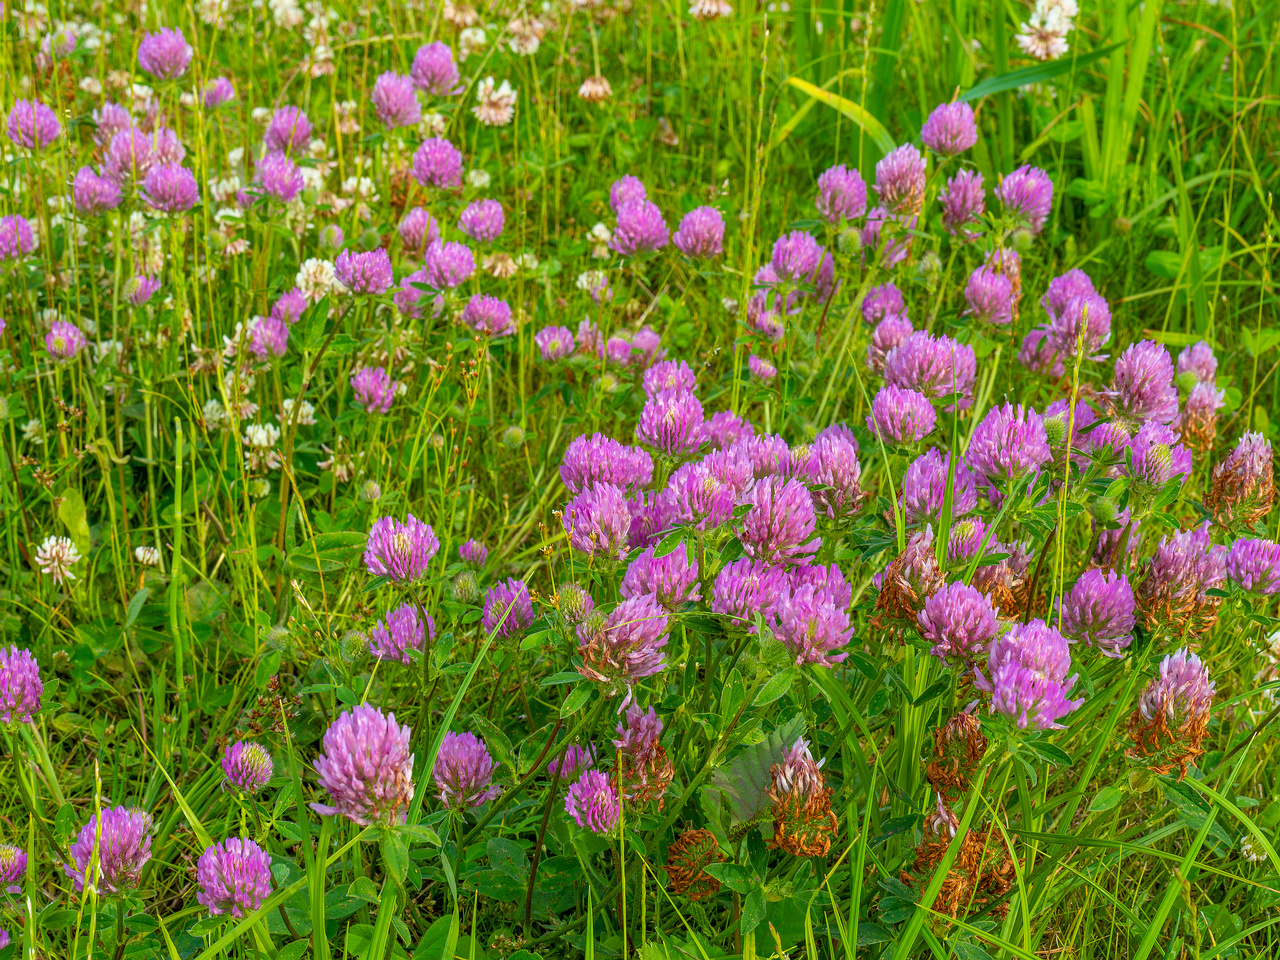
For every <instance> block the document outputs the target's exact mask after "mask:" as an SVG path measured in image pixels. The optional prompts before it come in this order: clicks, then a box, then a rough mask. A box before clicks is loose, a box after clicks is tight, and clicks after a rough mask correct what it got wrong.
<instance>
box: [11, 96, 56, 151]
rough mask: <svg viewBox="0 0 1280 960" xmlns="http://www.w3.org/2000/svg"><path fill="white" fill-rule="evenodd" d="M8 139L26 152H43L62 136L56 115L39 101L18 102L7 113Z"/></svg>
mask: <svg viewBox="0 0 1280 960" xmlns="http://www.w3.org/2000/svg"><path fill="white" fill-rule="evenodd" d="M7 130H8V134H9V139H10V140H12V141H13V142H14V144H15V145H17V146H19V147H26V148H27V149H28V150H43V149H44V148H45V147H47V146H48V145H49V144H51V143H53V141H55V140H57V139H58V137H60V136H62V124H61V123H59V122H58V115H57V114H56V113H54V112H53V110H52V109H51V108H50V107H49V106H47V105H46V104H43V103H41V102H40V101H39V100H18V101H17V102H15V103H14V105H13V109H12V110H10V111H9V123H8V128H7Z"/></svg>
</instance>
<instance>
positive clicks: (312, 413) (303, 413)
mask: <svg viewBox="0 0 1280 960" xmlns="http://www.w3.org/2000/svg"><path fill="white" fill-rule="evenodd" d="M297 407H298V419H297V424H298V426H300V427H309V426H311V425H312V424H314V423H315V422H316V408H315V407H314V406H312V405H311V404H310V403H309V402H308V401H306V400H303V401H302V403H300V404H298V405H297ZM293 409H294V399H293V397H285V399H284V400H283V401H281V403H280V422H281V423H288V422H289V421H290V420H292V419H293Z"/></svg>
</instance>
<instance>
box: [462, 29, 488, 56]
mask: <svg viewBox="0 0 1280 960" xmlns="http://www.w3.org/2000/svg"><path fill="white" fill-rule="evenodd" d="M488 42H489V41H488V38H487V37H486V36H485V35H484V31H483V30H482V29H480V28H479V27H467V28H466V29H465V30H463V31H462V32H461V33H459V34H458V59H459V60H465V59H467V57H469V56H471V55H472V54H473V53H476V52H477V51H479V50H483V49H484V46H485V44H486V43H488Z"/></svg>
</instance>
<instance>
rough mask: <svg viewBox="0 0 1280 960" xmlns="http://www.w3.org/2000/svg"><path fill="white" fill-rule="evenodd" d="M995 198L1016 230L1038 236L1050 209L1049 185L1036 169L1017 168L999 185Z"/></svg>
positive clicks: (1040, 171)
mask: <svg viewBox="0 0 1280 960" xmlns="http://www.w3.org/2000/svg"><path fill="white" fill-rule="evenodd" d="M996 196H997V197H999V198H1000V202H1001V203H1002V204H1004V208H1005V210H1006V211H1007V212H1008V213H1009V214H1010V215H1011V216H1012V217H1013V219H1014V221H1015V222H1016V223H1018V225H1019V226H1022V227H1025V228H1026V229H1027V230H1030V231H1031V232H1032V233H1039V232H1040V231H1041V230H1043V229H1044V225H1045V222H1046V221H1047V220H1048V219H1049V211H1050V210H1051V209H1052V208H1053V181H1052V180H1050V179H1049V175H1048V174H1047V173H1045V172H1044V171H1043V170H1041V169H1040V168H1039V167H1032V166H1029V165H1028V166H1021V167H1019V168H1018V169H1017V170H1014V171H1013V173H1010V174H1007V175H1006V176H1005V177H1004V178H1003V179H1002V180H1001V181H1000V185H999V186H998V187H996Z"/></svg>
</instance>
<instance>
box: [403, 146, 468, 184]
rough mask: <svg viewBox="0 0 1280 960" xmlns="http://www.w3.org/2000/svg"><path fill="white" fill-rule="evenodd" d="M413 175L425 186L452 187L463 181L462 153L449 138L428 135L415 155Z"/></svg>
mask: <svg viewBox="0 0 1280 960" xmlns="http://www.w3.org/2000/svg"><path fill="white" fill-rule="evenodd" d="M413 176H414V179H415V180H417V181H418V183H420V184H422V186H424V187H439V188H442V189H446V190H447V189H452V188H453V187H456V186H459V185H460V184H461V183H462V154H461V153H460V152H459V151H458V148H457V147H455V146H454V145H453V144H452V143H450V142H449V141H448V140H445V139H443V138H441V137H428V138H427V139H426V140H423V141H422V144H421V145H420V146H419V147H418V149H417V152H416V153H414V155H413Z"/></svg>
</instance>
